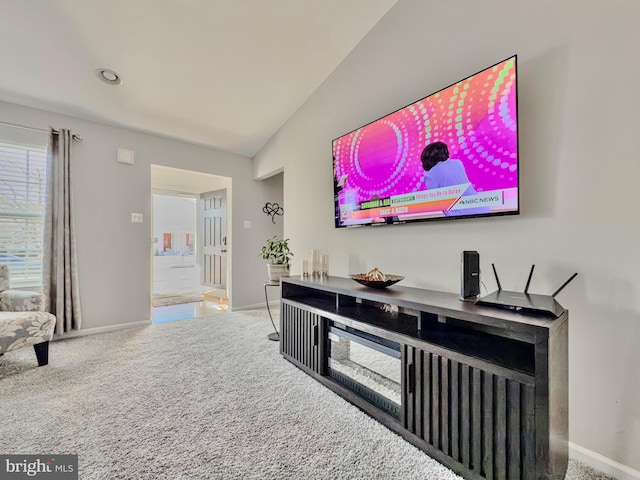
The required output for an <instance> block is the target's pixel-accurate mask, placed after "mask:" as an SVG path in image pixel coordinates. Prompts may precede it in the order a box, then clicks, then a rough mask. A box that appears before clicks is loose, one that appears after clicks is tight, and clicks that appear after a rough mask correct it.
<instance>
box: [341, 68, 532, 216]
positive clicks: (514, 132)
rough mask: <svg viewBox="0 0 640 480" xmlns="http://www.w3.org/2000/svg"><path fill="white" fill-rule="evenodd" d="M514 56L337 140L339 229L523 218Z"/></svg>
mask: <svg viewBox="0 0 640 480" xmlns="http://www.w3.org/2000/svg"><path fill="white" fill-rule="evenodd" d="M516 70H517V69H516V56H513V57H511V58H508V59H506V60H504V61H502V62H500V63H497V64H495V65H493V66H492V67H489V68H487V69H485V70H482V71H480V72H478V73H476V74H474V75H472V76H470V77H468V78H465V79H464V80H461V81H459V82H457V83H455V84H453V85H451V86H450V87H447V88H444V89H442V90H440V91H438V92H436V93H433V94H431V95H429V96H428V97H425V98H423V99H422V100H418V101H417V102H414V103H412V104H411V105H408V106H406V107H404V108H402V109H400V110H397V111H396V112H394V113H391V114H389V115H387V116H385V117H382V118H380V119H379V120H376V121H375V122H372V123H369V124H368V125H365V126H363V127H361V128H358V129H357V130H354V131H353V132H350V133H347V134H346V135H343V136H341V137H339V138H336V139H335V140H334V141H333V176H334V178H333V183H334V200H335V225H336V227H350V226H362V225H378V224H380V225H384V224H393V223H406V222H414V221H424V220H434V219H460V218H468V217H487V216H494V215H513V214H518V213H519V195H518V180H519V176H518V101H517V98H518V97H517V78H516Z"/></svg>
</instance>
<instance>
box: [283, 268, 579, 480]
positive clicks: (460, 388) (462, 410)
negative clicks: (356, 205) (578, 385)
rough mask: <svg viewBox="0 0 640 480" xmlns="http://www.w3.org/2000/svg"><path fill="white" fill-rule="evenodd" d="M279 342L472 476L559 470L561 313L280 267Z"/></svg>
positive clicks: (563, 359) (310, 369) (564, 393)
mask: <svg viewBox="0 0 640 480" xmlns="http://www.w3.org/2000/svg"><path fill="white" fill-rule="evenodd" d="M281 282H282V296H281V298H282V300H281V302H282V305H281V310H280V326H281V332H282V334H281V340H280V352H281V353H282V355H283V356H284V357H285V358H286V359H288V360H289V361H291V362H292V363H293V364H294V365H296V366H297V367H299V368H301V369H302V370H304V371H305V372H306V373H308V374H309V375H311V376H312V377H313V378H315V379H316V380H318V381H319V382H321V383H323V384H324V385H326V386H327V387H328V388H331V389H332V390H333V391H335V392H336V393H338V394H339V395H341V396H343V397H344V398H345V399H347V400H348V401H350V402H351V403H353V404H354V405H356V406H358V407H359V408H361V409H362V410H363V411H365V412H366V413H368V414H369V415H371V416H372V417H374V418H375V419H377V420H378V421H380V422H381V423H383V424H384V425H386V426H387V427H388V428H390V429H392V430H393V431H395V432H397V433H398V434H400V435H402V436H403V437H404V438H405V439H406V440H408V441H410V442H411V443H412V444H414V445H416V446H417V447H418V448H421V449H422V450H424V451H425V452H426V453H427V454H429V455H430V456H432V457H434V458H435V459H436V460H438V461H440V462H441V463H443V464H445V465H447V466H448V467H449V468H451V469H452V470H454V471H455V472H456V473H458V474H460V475H461V476H463V477H465V478H470V479H481V478H486V479H508V480H512V479H514V480H515V479H547V478H558V479H561V478H564V476H565V473H566V468H567V453H568V442H567V435H568V431H567V430H568V428H567V427H568V425H567V418H568V412H567V408H568V378H567V373H568V372H567V362H568V357H567V341H568V313H567V312H565V313H564V314H563V315H562V316H561V317H560V318H557V319H548V318H539V317H532V316H527V315H521V314H518V313H516V312H512V311H506V310H499V309H492V308H489V307H483V306H477V305H474V304H473V303H469V302H461V301H459V300H458V297H457V296H456V295H453V294H448V293H444V292H436V291H430V290H423V289H417V288H410V287H400V286H397V285H396V286H393V287H391V288H388V289H385V290H373V289H370V288H367V287H363V286H359V285H358V284H356V283H354V282H353V281H352V280H350V279H346V278H339V277H329V278H324V279H322V280H315V279H307V278H300V277H288V278H282V279H281Z"/></svg>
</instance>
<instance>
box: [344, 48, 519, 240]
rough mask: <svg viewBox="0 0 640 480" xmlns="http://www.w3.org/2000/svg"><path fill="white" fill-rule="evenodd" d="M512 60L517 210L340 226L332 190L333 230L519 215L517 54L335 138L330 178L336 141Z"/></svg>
mask: <svg viewBox="0 0 640 480" xmlns="http://www.w3.org/2000/svg"><path fill="white" fill-rule="evenodd" d="M510 59H513V60H514V63H515V71H516V81H515V84H516V152H517V153H516V154H517V163H516V164H517V166H518V168H517V177H518V180H517V181H518V208H517V210H513V211H509V212H493V213H477V214H469V215H456V216H450V217H448V216H442V217H425V218H413V219H407V220H399V221H394V222H389V223H386V222H384V223H372V222H369V223H361V224H357V225H340V214H339V212H338V211H337V208H336V207H337V199H336V196H335V189H334V192H333V194H334V198H333V213H334V225H335V228H358V227H381V226H389V225H404V224H408V223H421V222H433V221H439V220H468V219H470V218H492V217H504V216H511V215H520V188H521V187H520V106H519V103H518V102H519V92H518V91H519V88H518V87H519V85H518V54H513V55H510V56H508V57H506V58H504V59H503V60H500V61H499V62H496V63H494V64H493V65H490V66H488V67H485V68H482V69H480V70H478V71H477V72H475V73H472V74H471V75H467V76H466V77H464V78H462V79H460V80H457V81H455V82H453V83H451V84H449V85H447V86H446V87H443V88H441V89H439V90H436V91H434V92H432V93H430V94H428V95H426V96H424V97H422V98H419V99H417V100H414V101H413V102H411V103H408V104H406V105H405V106H403V107H400V108H397V109H396V110H394V111H392V112H390V113H387V114H385V115H383V116H381V117H379V118H377V119H375V120H372V121H371V122H369V123H365V124H364V125H362V126H360V127H358V128H354V129H353V130H351V131H349V132H347V133H344V134H342V135H339V136H338V137H335V138H334V139H333V140H331V158H332V168H331V170H332V171H331V176H332V177H333V182H334V183H335V181H336V179H335V178H336V176H335V173H336V167H335V158H334V156H333V145H334V143H335V141H336V140H338V139H340V138H342V137H345V136H347V135H349V134H351V133H353V132H355V131H356V130H360V129H362V128H365V127H367V126H369V125H371V124H373V123H376V122H379V121H380V120H382V119H383V118H386V117H388V116H390V115H393V114H394V113H396V112H399V111H400V110H403V109H405V108H407V107H409V106H410V105H413V104H414V103H418V102H421V101H422V100H425V99H427V98H429V97H432V96H433V95H436V94H438V93H440V92H442V91H443V90H446V89H448V88H451V87H453V86H454V85H456V84H457V83H461V82H464V81H465V80H467V79H469V78H471V77H474V76H476V75H478V74H479V73H482V72H484V71H486V70H489V69H491V68H493V67H495V66H496V65H499V64H501V63H504V62H506V61H507V60H510Z"/></svg>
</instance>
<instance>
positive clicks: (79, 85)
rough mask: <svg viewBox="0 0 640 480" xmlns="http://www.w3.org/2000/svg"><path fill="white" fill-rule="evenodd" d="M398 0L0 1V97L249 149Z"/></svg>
mask: <svg viewBox="0 0 640 480" xmlns="http://www.w3.org/2000/svg"><path fill="white" fill-rule="evenodd" d="M396 1H397V0H0V58H1V60H2V74H1V75H0V100H4V101H8V102H12V103H18V104H22V105H27V106H31V107H35V108H41V109H45V110H50V111H54V112H58V113H62V114H67V115H73V116H77V117H81V118H85V119H90V120H96V121H99V122H103V123H108V124H113V125H118V126H122V127H127V128H132V129H135V130H140V131H145V132H151V133H155V134H160V135H164V136H168V137H172V138H178V139H182V140H186V141H189V142H193V143H199V144H204V145H208V146H212V147H215V148H218V149H220V150H225V151H229V152H234V153H238V154H242V155H247V156H253V155H254V154H255V153H256V152H257V151H259V150H260V148H261V147H262V146H263V145H264V144H265V143H266V141H267V140H268V139H269V138H270V137H271V136H272V135H273V134H274V133H275V132H276V131H277V130H278V128H280V127H281V126H282V125H283V124H284V122H285V121H286V120H287V119H288V118H289V117H290V116H291V115H292V114H293V113H294V112H295V111H296V109H298V108H299V107H300V106H301V105H302V104H303V103H304V101H305V100H306V99H307V98H308V97H309V96H310V95H311V94H312V93H313V91H314V90H315V89H316V88H317V87H318V86H319V85H320V84H321V83H322V82H323V80H325V79H326V78H327V77H328V76H329V75H330V74H331V72H332V71H333V70H334V69H335V68H336V67H337V66H338V64H339V63H340V62H341V61H342V60H343V59H344V58H345V57H346V56H347V55H348V54H349V52H350V51H351V50H353V48H354V47H355V46H356V45H357V44H358V42H359V41H360V40H361V39H362V38H363V37H364V36H365V35H366V33H367V32H368V31H369V30H370V29H371V28H372V27H373V26H374V25H375V24H376V22H377V21H378V20H379V19H380V18H382V16H384V15H385V13H386V12H387V11H388V10H389V9H390V8H391V7H392V6H393V5H394V4H395V3H396ZM99 68H108V69H111V70H113V71H115V72H117V73H118V74H119V75H120V76H121V78H122V80H123V83H122V84H121V85H118V86H113V85H108V84H106V83H104V82H101V81H99V80H98V78H97V76H96V74H95V71H96V69H99ZM0 117H1V110H0ZM0 120H1V118H0Z"/></svg>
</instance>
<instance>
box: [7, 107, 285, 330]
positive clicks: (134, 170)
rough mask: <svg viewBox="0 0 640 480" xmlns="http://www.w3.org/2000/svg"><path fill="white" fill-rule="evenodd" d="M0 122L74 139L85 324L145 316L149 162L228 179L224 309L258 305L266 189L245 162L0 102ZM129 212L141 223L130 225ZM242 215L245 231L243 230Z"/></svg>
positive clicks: (261, 299) (147, 306)
mask: <svg viewBox="0 0 640 480" xmlns="http://www.w3.org/2000/svg"><path fill="white" fill-rule="evenodd" d="M0 119H1V120H2V121H6V122H11V123H15V124H19V125H25V126H29V127H32V128H43V129H46V128H48V127H49V126H53V127H56V128H69V129H71V130H72V131H73V132H74V133H77V134H79V135H81V136H82V137H83V138H84V141H83V142H81V143H75V144H74V149H75V150H74V159H73V169H74V172H73V174H74V177H73V188H74V200H75V207H76V215H77V216H76V227H77V240H78V265H79V270H80V294H81V296H82V310H83V315H84V325H83V328H84V329H92V328H101V327H110V326H114V325H122V324H127V323H132V322H140V321H145V320H147V321H148V320H149V319H150V308H151V307H150V296H151V276H150V271H151V264H150V262H151V258H150V241H151V231H150V219H151V217H150V215H151V181H150V165H151V164H155V165H164V166H169V167H176V168H182V169H185V170H193V171H199V172H204V173H210V174H216V175H222V176H226V177H230V178H231V179H232V197H233V200H232V220H231V221H232V223H231V230H232V251H231V255H232V260H231V262H232V264H231V271H232V277H231V299H230V302H231V307H232V308H234V309H235V308H241V307H245V306H249V305H261V304H262V305H263V304H264V292H263V289H262V282H263V281H264V279H266V268H265V266H264V264H263V262H262V260H261V259H260V258H259V257H258V251H259V249H260V245H261V244H262V240H263V239H264V238H267V237H268V236H270V235H272V233H271V229H267V228H266V227H267V226H266V223H265V222H263V217H264V216H265V215H264V214H263V213H262V207H263V205H264V204H265V202H267V201H270V200H269V199H270V198H272V197H273V192H272V188H271V187H269V188H265V187H264V186H263V185H264V182H261V181H256V180H253V178H252V171H251V168H252V167H251V160H250V159H249V158H246V157H242V156H238V155H233V154H228V153H224V152H220V151H217V150H213V149H210V148H205V147H201V146H197V145H193V144H188V143H184V142H180V141H176V140H172V139H168V138H164V137H159V136H154V135H148V134H145V133H140V132H136V131H132V130H127V129H123V128H117V127H111V126H107V125H103V124H99V123H95V122H91V121H85V120H81V119H78V118H74V117H68V116H63V115H58V114H55V113H50V112H46V111H42V110H36V109H32V108H28V107H23V106H19V105H14V104H10V103H4V102H0ZM118 147H120V148H126V149H130V150H133V151H134V152H135V165H132V166H131V165H125V164H121V163H118V162H117V161H116V152H117V148H118ZM132 212H140V213H142V214H143V215H144V223H141V224H140V223H131V221H130V219H131V218H130V216H131V213H132ZM244 220H251V221H252V227H253V228H252V229H251V230H247V229H244V228H243V222H244Z"/></svg>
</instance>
